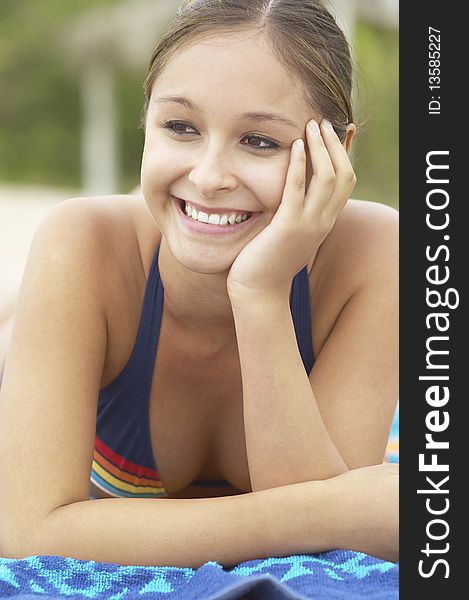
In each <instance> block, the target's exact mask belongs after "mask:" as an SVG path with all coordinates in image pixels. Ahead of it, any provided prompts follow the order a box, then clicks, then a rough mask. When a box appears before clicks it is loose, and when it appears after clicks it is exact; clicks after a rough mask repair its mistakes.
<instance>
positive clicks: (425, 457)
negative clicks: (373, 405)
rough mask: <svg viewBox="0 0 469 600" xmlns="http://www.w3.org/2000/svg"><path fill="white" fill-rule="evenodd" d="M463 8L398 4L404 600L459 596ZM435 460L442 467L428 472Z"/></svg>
mask: <svg viewBox="0 0 469 600" xmlns="http://www.w3.org/2000/svg"><path fill="white" fill-rule="evenodd" d="M460 11H461V5H459V4H456V3H448V2H446V3H444V2H441V1H440V2H436V1H434V0H427V1H426V2H423V3H417V2H401V3H400V218H401V240H400V256H401V263H400V264H401V267H400V271H401V284H400V326H401V372H400V475H401V488H400V489H401V492H400V515H401V520H400V522H401V537H400V559H401V565H400V569H401V571H400V573H401V580H400V597H401V598H403V599H407V598H417V597H421V598H425V599H426V600H427V599H428V600H431V599H432V598H442V597H443V598H457V597H460V596H459V595H458V593H457V592H456V587H458V589H459V590H462V591H460V592H459V593H460V594H462V595H463V596H465V595H466V594H467V592H464V591H463V590H464V582H465V577H464V564H465V562H466V558H465V554H466V551H465V544H464V542H465V538H464V533H463V527H464V529H466V526H465V525H464V524H466V523H467V522H468V519H467V516H465V515H464V513H466V514H467V512H466V511H467V508H466V505H467V504H468V503H467V497H468V496H467V492H464V491H463V489H462V487H463V482H464V479H465V469H464V468H463V467H459V466H458V458H463V457H464V455H463V452H464V449H463V443H464V441H465V440H466V439H468V440H469V430H467V425H468V421H467V420H466V418H465V407H466V404H467V402H468V392H467V389H465V386H464V383H463V373H464V372H465V371H466V372H468V371H469V352H468V351H467V348H466V345H465V341H466V340H465V338H466V337H467V334H468V333H469V328H468V327H467V326H466V327H465V328H464V325H463V322H462V321H463V319H464V312H465V306H466V302H467V301H466V298H467V292H466V290H467V283H466V280H467V277H468V274H467V269H465V268H464V267H465V264H466V260H467V257H468V256H469V253H468V250H467V246H466V242H469V226H468V224H469V216H466V215H467V212H468V211H466V210H465V208H466V206H465V205H466V203H468V202H469V199H468V196H469V190H468V189H467V185H466V186H464V183H465V181H464V180H465V179H466V178H467V174H469V162H468V161H467V158H466V157H467V155H468V153H467V149H466V147H465V146H466V144H467V142H466V138H467V133H466V131H467V129H466V127H467V125H466V123H467V118H468V109H467V105H468V101H467V95H466V94H465V92H464V89H465V87H466V85H467V81H466V79H467V73H468V72H469V70H468V68H467V61H468V59H469V52H468V50H467V40H468V38H469V32H468V30H467V27H466V25H465V21H464V19H463V17H462V14H461V12H460ZM432 61H433V62H432ZM431 77H433V78H434V79H431ZM432 87H433V89H432ZM431 165H434V168H432V166H431ZM429 167H430V169H429V170H428V168H429ZM444 167H447V168H444ZM445 223H446V225H445ZM444 304H446V305H447V306H445V305H444ZM432 305H433V306H432ZM431 315H438V316H431ZM433 351H442V352H444V353H441V354H437V353H436V352H435V353H434V354H432V352H433ZM446 352H447V353H446ZM466 365H467V366H466ZM445 367H446V368H445ZM445 377H447V378H448V379H444V378H445ZM438 378H439V379H438ZM430 388H433V390H430ZM445 388H446V389H445ZM445 394H448V398H447V399H446V400H445ZM463 411H464V414H463ZM437 429H440V431H436V430H437ZM426 436H431V437H430V438H428V437H426ZM437 442H438V443H439V445H437ZM445 444H448V447H446V446H445ZM426 445H428V447H426ZM432 446H433V447H432ZM419 456H420V461H421V462H420V463H419ZM432 461H434V463H435V468H437V469H446V468H447V470H433V471H432V470H430V469H431V468H432V467H431V463H432ZM460 462H462V461H460ZM463 469H464V470H463ZM447 477H448V479H446V478H447ZM427 478H428V479H427ZM418 490H420V492H419V491H418ZM458 509H459V510H458ZM432 511H433V513H432ZM436 513H439V514H436ZM463 515H464V516H463Z"/></svg>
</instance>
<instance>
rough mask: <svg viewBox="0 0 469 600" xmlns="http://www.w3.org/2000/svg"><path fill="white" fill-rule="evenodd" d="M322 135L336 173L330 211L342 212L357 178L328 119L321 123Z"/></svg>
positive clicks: (329, 206) (329, 205)
mask: <svg viewBox="0 0 469 600" xmlns="http://www.w3.org/2000/svg"><path fill="white" fill-rule="evenodd" d="M321 133H322V138H323V140H324V144H325V146H326V148H327V151H328V152H329V157H330V160H331V163H332V165H333V168H334V171H335V182H334V188H333V190H332V193H331V197H330V202H329V204H328V209H329V210H331V211H333V210H337V209H338V210H340V209H341V208H343V207H344V206H345V204H346V202H347V200H348V199H349V197H350V194H351V192H352V190H353V188H354V187H355V184H356V182H357V178H356V176H355V172H354V170H353V167H352V164H351V162H350V159H349V157H348V154H347V151H346V150H345V148H344V146H343V145H342V142H341V141H340V139H339V137H338V136H337V134H336V132H335V131H334V128H333V127H332V125H331V123H330V122H329V121H327V120H326V119H323V120H322V122H321Z"/></svg>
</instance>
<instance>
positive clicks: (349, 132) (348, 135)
mask: <svg viewBox="0 0 469 600" xmlns="http://www.w3.org/2000/svg"><path fill="white" fill-rule="evenodd" d="M356 132H357V127H356V125H355V123H349V124H348V125H347V127H346V128H345V139H344V141H343V142H342V146H343V147H344V148H345V150H346V152H348V151H349V150H350V148H351V146H352V140H353V138H354V136H355V134H356Z"/></svg>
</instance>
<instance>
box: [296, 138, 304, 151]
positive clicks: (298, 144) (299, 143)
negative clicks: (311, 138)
mask: <svg viewBox="0 0 469 600" xmlns="http://www.w3.org/2000/svg"><path fill="white" fill-rule="evenodd" d="M295 146H296V147H297V148H298V150H304V149H305V143H304V142H303V140H302V139H301V138H299V139H297V140H295Z"/></svg>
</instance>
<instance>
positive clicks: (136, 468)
mask: <svg viewBox="0 0 469 600" xmlns="http://www.w3.org/2000/svg"><path fill="white" fill-rule="evenodd" d="M91 481H92V482H93V483H94V484H95V485H96V487H98V488H99V489H101V490H103V491H104V492H106V493H107V494H109V495H111V496H115V497H116V498H117V497H126V498H161V497H164V496H167V493H166V490H165V488H164V486H163V482H162V481H161V477H160V474H159V472H158V471H155V470H153V469H149V468H148V467H142V466H140V465H137V464H135V463H133V462H131V461H128V460H126V459H125V458H124V457H123V456H121V455H120V454H117V452H114V451H113V450H111V448H109V446H107V445H106V444H105V443H104V442H103V441H102V440H100V439H99V437H97V436H96V443H95V450H94V456H93V465H92V469H91Z"/></svg>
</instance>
